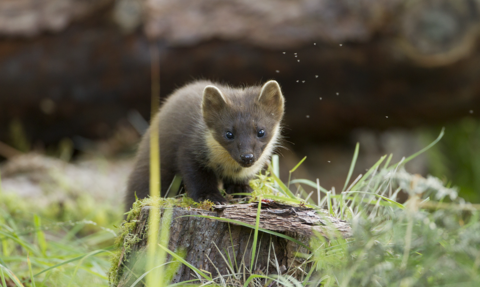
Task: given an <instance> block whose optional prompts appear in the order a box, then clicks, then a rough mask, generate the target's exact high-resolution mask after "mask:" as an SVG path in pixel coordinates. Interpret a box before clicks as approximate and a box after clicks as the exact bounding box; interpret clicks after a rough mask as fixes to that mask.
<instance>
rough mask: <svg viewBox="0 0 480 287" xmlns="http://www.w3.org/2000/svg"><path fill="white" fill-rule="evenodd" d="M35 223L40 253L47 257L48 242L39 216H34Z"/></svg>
mask: <svg viewBox="0 0 480 287" xmlns="http://www.w3.org/2000/svg"><path fill="white" fill-rule="evenodd" d="M33 221H34V224H35V230H37V241H38V246H39V247H40V252H42V255H43V256H44V257H45V256H46V255H47V242H46V241H45V233H43V230H42V221H41V219H40V217H39V216H38V215H36V214H35V215H34V216H33Z"/></svg>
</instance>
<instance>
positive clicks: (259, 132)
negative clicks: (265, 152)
mask: <svg viewBox="0 0 480 287" xmlns="http://www.w3.org/2000/svg"><path fill="white" fill-rule="evenodd" d="M264 135H265V131H264V130H259V131H258V132H257V137H259V138H261V137H263V136H264Z"/></svg>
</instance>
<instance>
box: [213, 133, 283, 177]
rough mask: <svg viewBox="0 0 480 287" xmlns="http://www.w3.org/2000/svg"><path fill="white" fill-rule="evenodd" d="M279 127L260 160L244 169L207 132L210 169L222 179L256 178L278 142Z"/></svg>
mask: <svg viewBox="0 0 480 287" xmlns="http://www.w3.org/2000/svg"><path fill="white" fill-rule="evenodd" d="M278 133H279V125H277V126H276V127H275V129H274V135H273V137H272V139H271V140H270V142H269V143H268V144H267V146H266V147H265V149H264V151H263V153H262V155H261V156H260V158H259V159H258V160H257V161H256V162H255V163H254V164H253V165H252V166H250V167H242V166H241V165H240V164H239V163H238V162H237V161H236V160H234V159H233V158H232V156H231V155H230V153H229V152H228V151H227V150H226V149H225V148H224V147H223V146H222V145H221V144H220V143H219V142H218V141H217V140H215V138H214V137H213V134H212V132H211V131H207V133H206V135H205V141H206V143H207V146H208V149H209V158H208V167H210V168H211V169H213V170H214V171H215V172H216V174H217V176H219V177H220V178H230V179H232V180H234V181H235V180H239V181H241V180H245V179H248V178H251V177H253V176H255V175H256V174H257V173H258V172H259V171H260V170H261V169H262V168H263V167H264V166H265V163H266V162H267V160H268V159H269V157H270V155H271V154H272V152H273V150H274V149H275V147H276V146H277V142H278Z"/></svg>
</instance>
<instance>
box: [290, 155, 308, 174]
mask: <svg viewBox="0 0 480 287" xmlns="http://www.w3.org/2000/svg"><path fill="white" fill-rule="evenodd" d="M306 159H307V157H304V158H303V159H302V160H301V161H300V162H299V163H297V165H296V166H295V167H294V168H292V169H291V170H290V173H293V172H295V171H296V170H297V168H298V167H299V166H300V165H302V163H303V162H304V161H305V160H306Z"/></svg>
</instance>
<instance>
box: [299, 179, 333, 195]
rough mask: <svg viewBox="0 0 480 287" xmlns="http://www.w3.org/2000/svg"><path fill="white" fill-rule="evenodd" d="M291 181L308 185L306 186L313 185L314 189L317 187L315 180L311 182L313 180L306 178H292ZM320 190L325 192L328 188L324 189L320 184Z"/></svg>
mask: <svg viewBox="0 0 480 287" xmlns="http://www.w3.org/2000/svg"><path fill="white" fill-rule="evenodd" d="M292 183H301V184H305V185H308V186H310V187H313V188H315V189H317V188H318V187H319V186H318V185H317V183H316V182H313V181H311V180H308V179H294V180H292ZM320 191H321V192H323V193H325V194H327V193H328V190H326V189H325V188H323V187H321V186H320Z"/></svg>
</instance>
